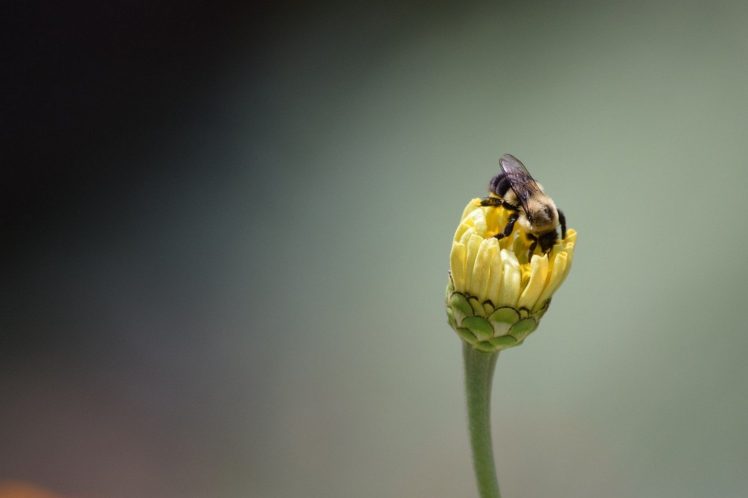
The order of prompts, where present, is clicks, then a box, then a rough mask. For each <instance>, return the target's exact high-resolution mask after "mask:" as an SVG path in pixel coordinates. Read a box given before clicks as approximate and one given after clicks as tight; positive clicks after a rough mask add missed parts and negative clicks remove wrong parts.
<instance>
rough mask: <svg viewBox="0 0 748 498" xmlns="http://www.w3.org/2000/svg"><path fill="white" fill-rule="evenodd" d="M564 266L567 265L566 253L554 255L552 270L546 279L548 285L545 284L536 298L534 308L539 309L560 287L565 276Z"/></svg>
mask: <svg viewBox="0 0 748 498" xmlns="http://www.w3.org/2000/svg"><path fill="white" fill-rule="evenodd" d="M566 265H567V254H566V252H560V253H558V254H557V255H556V257H555V258H554V260H553V268H552V269H551V274H550V277H549V278H548V283H546V285H545V288H544V289H543V292H542V293H541V294H540V297H539V298H538V300H537V302H536V303H535V307H536V308H537V307H540V306H542V305H543V303H545V302H546V301H547V300H548V298H550V297H551V296H552V295H553V293H554V292H556V289H558V287H559V286H560V285H561V282H563V280H564V275H565V274H566Z"/></svg>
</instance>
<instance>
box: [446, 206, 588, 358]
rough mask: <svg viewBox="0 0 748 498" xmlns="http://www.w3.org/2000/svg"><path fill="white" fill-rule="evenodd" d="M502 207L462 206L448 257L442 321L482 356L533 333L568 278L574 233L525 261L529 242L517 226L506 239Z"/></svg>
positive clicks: (574, 238)
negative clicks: (502, 234)
mask: <svg viewBox="0 0 748 498" xmlns="http://www.w3.org/2000/svg"><path fill="white" fill-rule="evenodd" d="M509 214H510V213H509V211H507V210H506V209H504V208H503V207H494V206H481V200H480V199H477V198H476V199H473V200H471V201H470V202H469V203H468V205H467V206H466V207H465V209H464V211H463V213H462V217H461V220H460V224H459V225H458V227H457V230H456V231H455V234H454V238H453V240H452V250H451V253H450V278H449V284H448V287H447V316H448V320H449V323H450V325H452V327H453V328H454V329H455V330H456V331H457V333H458V334H459V335H460V337H461V338H462V339H463V340H464V341H466V342H468V343H470V344H471V345H473V346H474V347H475V348H476V349H480V350H484V351H498V350H501V349H505V348H507V347H512V346H516V345H518V344H521V343H522V341H523V340H524V339H525V337H526V336H527V335H528V334H529V333H530V332H532V331H533V330H535V328H536V327H537V325H538V323H539V320H540V318H541V317H542V316H543V314H544V313H545V312H546V311H547V309H548V306H549V305H550V301H551V297H552V296H553V294H554V292H556V291H557V290H558V288H559V287H560V285H561V284H562V283H563V281H564V279H565V278H566V277H567V275H568V274H569V270H570V268H571V263H572V260H573V257H574V246H575V244H576V238H577V234H576V232H575V231H574V230H573V229H569V230H568V231H567V234H566V238H565V239H559V240H558V241H557V242H556V244H555V245H554V246H553V247H552V248H551V249H550V251H548V252H547V253H545V254H542V253H539V251H536V252H535V253H534V254H533V255H532V257H531V258H530V259H528V255H529V250H530V245H531V241H530V239H529V238H528V237H527V232H526V231H525V229H524V228H523V227H522V226H521V225H520V224H519V223H518V224H516V225H515V226H514V230H513V231H512V233H511V234H510V235H509V236H508V237H504V238H502V239H500V240H499V239H497V238H496V235H497V234H499V233H500V232H501V231H503V230H504V227H505V226H506V225H507V223H508V218H509Z"/></svg>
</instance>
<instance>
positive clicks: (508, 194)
mask: <svg viewBox="0 0 748 498" xmlns="http://www.w3.org/2000/svg"><path fill="white" fill-rule="evenodd" d="M499 166H500V167H501V171H500V172H499V174H498V175H496V176H494V177H493V178H492V179H491V183H490V184H489V193H490V196H489V197H486V198H485V199H483V201H482V202H481V204H482V205H484V206H502V207H504V208H505V209H507V210H509V211H510V212H511V214H510V215H509V222H508V223H507V225H506V227H504V230H503V231H502V232H499V233H498V234H497V235H496V238H498V239H502V238H504V237H508V236H509V235H510V234H511V233H512V231H513V230H514V224H515V222H517V221H519V223H520V225H521V226H522V227H523V228H524V229H525V231H526V232H527V236H528V238H530V240H532V244H531V245H530V254H529V256H528V260H529V259H532V254H533V252H534V251H535V248H536V247H537V246H538V245H540V249H541V251H542V252H543V254H547V253H548V252H549V251H550V250H551V248H552V247H553V245H554V244H555V243H556V241H557V240H558V231H557V229H558V227H559V226H560V227H561V238H562V239H565V238H566V218H565V217H564V214H563V212H562V211H561V210H559V209H558V208H557V207H556V204H555V203H554V202H553V199H551V198H550V197H549V196H548V195H547V194H546V193H545V192H544V191H543V187H541V186H540V184H539V183H538V182H536V181H535V179H534V178H533V177H532V175H530V172H529V171H527V168H525V165H524V164H522V162H521V161H520V160H519V159H517V158H516V157H514V156H513V155H511V154H504V155H503V156H501V159H499Z"/></svg>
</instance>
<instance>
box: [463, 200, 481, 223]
mask: <svg viewBox="0 0 748 498" xmlns="http://www.w3.org/2000/svg"><path fill="white" fill-rule="evenodd" d="M478 208H480V199H479V198H477V197H476V198H475V199H472V200H471V201H470V202H468V204H467V206H465V209H463V210H462V216H461V217H460V220H464V219H465V218H466V217H467V215H469V214H470V213H471V212H473V211H475V210H476V209H478Z"/></svg>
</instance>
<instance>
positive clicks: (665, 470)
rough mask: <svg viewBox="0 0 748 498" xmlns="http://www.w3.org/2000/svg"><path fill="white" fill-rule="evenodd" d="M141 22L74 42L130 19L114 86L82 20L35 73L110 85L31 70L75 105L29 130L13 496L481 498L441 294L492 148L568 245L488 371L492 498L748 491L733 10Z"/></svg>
mask: <svg viewBox="0 0 748 498" xmlns="http://www.w3.org/2000/svg"><path fill="white" fill-rule="evenodd" d="M118 9H119V10H118ZM128 9H130V7H129V6H126V5H125V6H123V5H118V6H117V8H116V9H113V10H112V11H111V12H110V11H109V10H106V11H104V10H102V11H99V10H93V11H89V12H88V16H89V17H85V16H84V18H85V19H88V18H90V19H93V21H92V22H91V23H90V25H89V24H86V23H81V24H77V23H78V22H79V21H78V20H75V19H77V18H76V17H75V16H73V15H69V18H65V19H64V22H69V23H70V26H67V25H64V24H63V26H62V28H61V32H63V33H68V32H72V31H74V28H79V27H80V26H83V27H84V28H85V27H86V26H88V27H89V28H90V26H94V27H95V29H94V28H91V29H94V32H95V33H94V34H95V35H96V36H98V37H104V38H105V39H106V40H109V38H106V36H109V35H108V33H109V31H110V30H111V29H112V25H113V26H115V27H118V29H116V30H115V32H116V34H117V37H115V38H112V39H111V40H109V41H110V42H111V44H112V45H113V46H114V47H120V51H119V52H118V51H117V50H111V51H110V50H104V51H103V52H102V53H101V54H99V53H98V52H96V51H92V52H91V53H92V54H94V55H95V56H96V57H98V58H94V59H93V60H92V61H90V63H91V67H92V68H94V69H97V68H100V66H99V65H97V64H103V62H102V61H104V60H106V61H109V60H110V55H112V60H114V62H107V63H109V64H112V66H104V69H103V74H104V76H105V78H104V86H103V88H109V89H110V90H101V88H102V84H101V82H100V81H98V80H97V79H96V77H95V76H96V75H98V74H100V72H97V71H96V70H94V69H92V70H91V71H88V72H87V71H85V70H84V69H85V68H88V67H89V66H88V63H89V61H88V60H87V59H85V57H84V59H83V62H80V61H79V62H75V59H76V56H75V54H76V51H75V50H73V49H74V48H76V47H78V44H80V45H81V46H85V47H90V46H92V44H93V45H95V42H96V40H88V38H87V36H88V32H87V31H85V29H84V30H83V31H82V33H83V34H78V35H75V36H73V37H72V38H71V39H73V42H71V44H70V46H69V47H68V46H65V49H66V51H63V52H62V54H61V55H60V57H61V58H62V60H61V61H60V60H58V59H57V58H55V57H57V56H56V55H55V54H54V53H53V54H52V56H50V57H51V59H50V60H52V61H53V62H54V63H55V64H59V66H60V67H61V68H62V71H61V72H62V73H64V74H66V71H67V68H68V67H69V66H70V65H72V66H70V67H72V68H73V73H74V74H75V76H70V77H69V79H66V80H64V82H63V88H64V89H70V88H78V87H77V86H76V85H78V84H79V83H78V82H79V81H80V79H79V78H81V74H82V75H83V81H84V83H86V84H89V85H90V86H91V88H92V89H94V90H95V91H98V92H99V93H94V95H95V96H97V98H96V99H94V100H92V101H89V100H87V99H89V96H88V95H89V94H88V93H87V92H86V91H85V90H86V89H85V88H83V89H82V90H80V95H78V94H77V93H74V97H69V94H66V93H65V92H57V93H55V92H52V91H49V90H50V89H54V88H56V87H55V86H54V85H53V84H51V83H50V84H49V85H48V86H44V85H43V84H40V83H37V85H41V86H39V88H38V91H39V95H40V96H45V98H46V96H47V94H50V95H51V97H49V98H51V99H52V102H53V104H50V108H54V110H55V112H58V113H59V115H60V116H63V117H62V118H60V119H59V123H57V122H54V123H53V124H49V123H48V122H46V124H45V125H44V126H46V127H39V126H36V124H35V123H36V122H32V123H31V124H28V122H27V121H24V120H23V119H21V120H19V121H18V122H20V123H21V125H18V124H17V123H16V126H21V127H23V130H22V131H24V133H25V135H23V136H24V138H26V139H27V144H26V145H27V146H28V149H29V150H34V151H36V152H34V153H35V154H41V155H37V156H35V158H36V159H35V162H34V163H33V164H36V165H40V166H38V167H37V168H36V169H34V170H32V172H29V169H28V168H29V164H31V163H29V162H28V161H27V160H23V159H22V160H19V161H18V162H15V163H12V164H13V166H17V167H18V168H19V169H18V171H15V172H13V173H10V169H9V170H8V172H6V174H7V175H8V176H7V177H6V178H10V180H9V181H6V182H5V184H6V187H5V188H7V189H8V190H9V191H10V190H12V191H13V195H12V196H11V197H10V198H8V197H7V196H6V198H5V199H6V200H5V201H4V202H6V203H8V205H9V206H10V208H11V210H10V211H8V210H6V215H5V218H4V223H5V226H6V233H10V234H11V236H12V237H13V238H12V243H10V244H8V247H6V248H5V251H6V252H7V254H8V256H7V257H6V258H5V261H6V262H7V263H6V264H7V272H6V275H8V276H7V277H6V278H5V279H4V280H5V284H4V289H3V295H2V297H3V301H4V302H5V305H4V311H3V319H2V323H0V326H1V327H2V334H3V336H4V337H5V338H6V341H5V343H6V346H5V347H4V350H3V353H2V355H3V356H2V360H3V363H4V367H3V368H2V370H0V393H3V395H2V399H3V409H2V410H0V441H2V443H1V444H0V479H3V478H5V479H22V480H27V481H31V482H35V483H38V484H41V485H44V486H47V487H49V488H51V489H54V490H57V491H59V492H60V493H63V494H66V495H68V496H70V497H75V496H91V497H94V496H96V497H123V498H124V497H132V496H158V497H160V498H168V497H193V496H194V497H202V496H214V497H227V498H229V497H247V496H249V497H257V498H271V497H284V498H285V497H299V496H304V497H315V498H317V497H319V498H336V497H341V498H342V497H361V498H366V497H372V498H374V497H376V498H381V497H445V498H446V497H456V496H461V497H462V496H476V491H475V486H474V481H473V476H472V470H471V467H470V460H469V448H468V443H467V434H466V420H465V412H464V406H463V391H462V371H461V353H460V343H459V341H458V339H457V337H456V335H455V334H454V333H453V332H452V331H451V330H450V329H449V327H448V325H447V324H446V317H445V312H444V305H443V299H444V287H445V285H446V279H447V269H448V254H449V248H450V239H451V236H452V233H453V231H454V229H455V228H456V226H457V222H458V218H459V215H460V213H461V211H462V208H463V206H464V204H465V203H466V202H467V201H468V200H469V199H470V198H472V197H475V196H481V195H483V194H484V193H485V191H486V190H485V189H486V186H487V183H488V180H489V179H490V178H491V176H492V175H494V174H495V173H496V171H497V159H498V157H499V156H500V155H501V154H503V153H506V152H510V153H512V154H515V155H516V156H518V157H519V158H521V159H522V160H523V161H524V162H525V164H526V165H527V166H528V168H529V169H530V171H531V172H532V173H533V174H534V176H535V177H536V178H537V179H539V181H541V182H542V183H543V185H544V186H545V188H546V190H547V192H548V193H549V194H550V195H551V196H552V197H553V198H554V200H555V201H556V203H557V204H558V205H559V206H560V207H561V208H562V209H563V210H564V211H565V213H566V216H567V219H568V221H569V225H570V226H571V227H573V228H575V229H576V230H577V231H578V233H579V242H578V245H577V251H576V257H575V261H574V268H573V270H572V272H571V274H570V276H569V279H568V280H567V282H566V283H565V285H564V286H563V287H562V289H561V290H560V291H559V292H558V293H557V295H556V297H555V298H554V302H553V305H552V306H551V309H550V311H549V313H548V314H547V315H546V317H545V318H544V320H543V323H542V325H541V327H540V328H539V329H538V331H537V332H535V334H534V335H533V336H532V337H531V338H530V339H528V341H527V342H526V343H525V345H524V346H523V347H521V348H518V349H513V350H509V351H506V352H505V353H502V355H501V357H500V359H499V363H498V366H497V370H496V380H495V384H494V399H493V410H494V413H493V420H494V422H493V429H494V433H495V435H494V437H495V449H496V454H497V464H498V468H499V478H500V482H501V486H502V491H503V494H504V495H505V496H506V497H508V498H521V497H528V498H534V497H544V496H547V497H550V496H554V497H558V496H569V497H572V496H573V497H576V498H582V497H596V498H597V497H601V496H605V497H611V498H614V497H621V498H623V497H631V496H642V497H645V496H647V497H659V498H667V497H678V498H687V497H694V498H697V497H699V498H701V497H707V496H719V497H743V496H745V493H746V489H748V473H746V469H747V468H748V467H747V464H748V396H747V388H746V381H748V362H746V360H745V355H746V351H748V335H747V334H746V332H745V325H744V319H745V310H744V309H743V306H745V304H744V301H745V297H746V290H745V282H746V279H747V278H748V263H746V262H745V260H744V259H741V258H742V257H743V254H744V251H745V244H746V243H747V242H748V231H747V229H748V223H746V218H745V216H746V212H747V210H748V169H747V164H746V158H747V157H748V136H747V135H746V133H747V130H748V92H747V90H746V89H748V30H746V25H747V23H748V5H747V4H745V3H744V2H737V1H736V2H695V1H691V2H673V1H659V2H625V3H623V2H618V3H613V2H608V3H597V2H589V3H585V2H562V3H558V2H535V3H530V2H505V3H493V4H485V5H479V4H471V5H468V4H465V5H460V6H457V5H451V6H447V5H435V4H431V3H427V2H405V3H390V4H386V3H385V4H379V5H376V6H375V5H368V4H362V3H348V4H344V5H343V4H315V5H309V4H294V3H292V4H277V5H266V4H261V5H260V4H258V5H253V6H251V7H247V6H244V7H241V8H239V7H235V6H232V5H221V6H220V8H219V11H220V15H216V14H215V12H216V10H215V7H208V6H206V5H203V4H202V3H200V2H196V3H194V5H193V4H192V3H190V4H188V6H187V7H182V9H183V10H180V9H174V10H172V8H171V7H169V8H166V7H163V6H162V7H160V8H157V9H155V15H156V18H155V19H156V20H157V21H158V22H155V21H154V22H153V23H151V22H150V21H148V22H146V21H147V20H148V19H149V16H151V15H154V12H153V11H149V10H148V9H144V10H143V11H142V12H141V11H140V10H136V13H135V14H133V13H132V11H130V10H128ZM112 12H113V13H112ZM175 12H176V14H175ZM207 12H210V13H212V14H213V15H210V16H206V15H205V14H206V13H207ZM39 16H40V17H41V18H44V17H45V16H46V14H39ZM102 16H103V17H102ZM128 16H129V17H128ZM158 16H161V17H158ZM123 19H124V20H123ZM133 19H135V21H133ZM175 19H176V20H175ZM167 20H168V22H166V21H167ZM161 21H163V22H165V23H166V24H165V28H164V24H163V23H162V22H161ZM139 22H140V23H141V24H142V25H143V26H145V28H142V29H141V28H140V27H141V24H138V23H139ZM120 23H121V25H120ZM128 23H129V24H128ZM133 25H134V26H135V28H133V27H132V26H133ZM121 26H124V27H121ZM39 29H41V30H42V31H44V30H45V29H46V28H45V27H44V26H42V28H39ZM162 29H166V31H165V33H166V34H163V33H164V32H163V31H161V30H162ZM68 30H69V31H68ZM44 32H45V33H46V31H44ZM78 32H79V33H80V30H78ZM143 33H145V35H146V36H141V35H142V34H143ZM159 36H160V37H162V38H159ZM54 41H55V39H54V38H53V37H51V38H50V46H51V45H52V42H54ZM89 41H90V44H89ZM163 43H166V44H167V48H168V50H164V51H163V53H158V52H156V54H157V55H155V56H154V55H153V53H152V49H154V48H155V47H162V46H163ZM169 43H172V44H173V46H172V45H168V44H169ZM118 44H119V45H118ZM122 47H124V48H122ZM67 48H70V50H67ZM123 52H124V56H123V55H122V53H123ZM195 54H197V55H195ZM84 55H85V54H84ZM140 56H144V57H145V56H147V57H151V59H149V60H150V61H151V62H152V64H151V65H148V66H144V67H145V69H148V70H149V71H151V73H147V72H146V74H142V73H138V71H141V70H143V69H144V67H141V66H139V65H138V64H145V63H143V62H141V59H139V58H138V57H140ZM117 57H119V59H117ZM123 60H124V61H125V62H122V61H123ZM45 61H46V59H45ZM117 61H119V62H117ZM136 61H137V62H136ZM47 62H49V61H47ZM164 65H165V66H164ZM31 66H32V65H30V67H31ZM54 67H55V68H56V67H57V66H56V65H55V66H54ZM164 67H165V69H164ZM112 68H113V69H112ZM49 73H50V74H49V75H48V76H49V77H50V78H52V76H53V74H56V73H55V71H52V70H50V72H49ZM149 74H151V75H152V74H155V76H154V77H153V78H151V79H149V78H150V76H149ZM92 75H93V76H92ZM133 75H136V76H133ZM86 78H88V79H86ZM123 78H124V79H123ZM128 78H129V79H128ZM65 85H68V86H65ZM106 85H110V86H106ZM111 85H115V86H113V87H112V86H111ZM117 85H119V86H117ZM132 85H134V88H135V90H131V88H132ZM19 86H21V85H19ZM68 87H69V88H68ZM111 88H114V89H113V90H111ZM29 95H32V94H29ZM33 95H36V94H33ZM70 98H72V99H73V101H72V109H73V110H72V114H71V106H70V105H68V106H66V105H64V104H66V103H69V102H70V101H69V99H70ZM55 99H57V100H55ZM66 99H68V100H66ZM76 99H77V100H76ZM97 99H98V100H97ZM40 101H41V100H40ZM58 102H59V103H60V105H59V106H58V105H56V103H58ZM112 102H119V103H117V104H113V103H112ZM143 102H145V103H143ZM84 104H85V105H84ZM114 105H117V106H121V107H114V108H113V107H111V106H114ZM35 106H36V107H34V109H36V110H37V111H38V112H37V114H38V115H36V116H35V119H38V120H39V121H43V120H44V118H45V112H46V109H47V108H46V107H44V105H43V104H39V103H38V102H37V101H36V100H35ZM86 106H90V108H91V109H94V110H93V111H90V112H88V113H84V112H83V111H80V112H78V111H79V110H80V109H88V107H86ZM102 106H103V107H102ZM107 106H109V107H107ZM132 106H134V107H132ZM126 107H130V109H129V110H128V109H126ZM102 108H103V109H104V110H103V111H102V110H101V109H102ZM110 109H115V110H116V111H117V112H109V110H110ZM133 109H134V110H133ZM17 112H18V115H19V116H25V114H24V112H25V110H24V109H23V108H20V107H19V108H18V109H17ZM122 115H124V116H125V118H126V119H125V120H124V121H125V124H122V123H121V122H120V121H121V120H120V116H122ZM24 119H25V118H24ZM101 120H103V126H101V127H100V126H99V123H100V122H102V121H101ZM24 123H26V124H24ZM81 123H83V125H82V126H81ZM55 126H57V127H58V128H59V129H60V130H63V131H64V133H65V134H63V138H64V140H63V139H60V141H59V143H56V142H54V143H52V145H53V147H51V148H50V149H49V151H50V152H48V154H49V156H45V155H44V152H38V150H37V149H44V147H43V146H41V145H40V146H39V147H36V145H37V139H38V140H40V142H38V143H39V144H42V145H43V144H45V143H50V142H49V141H50V140H53V139H52V138H49V137H50V135H49V134H47V133H45V132H46V131H47V130H49V129H50V127H52V129H53V130H54V129H56V128H54V127H55ZM99 128H102V129H103V130H104V131H103V132H101V131H97V130H98V129H99ZM29 130H30V131H29ZM58 131H59V130H58ZM91 133H93V135H90V134H91ZM96 133H100V135H96ZM71 140H72V142H71ZM76 140H77V141H76ZM70 143H73V144H74V145H75V147H73V146H70V145H69V144H70ZM55 147H56V148H55ZM61 147H62V150H63V151H64V152H65V154H63V155H62V159H61V160H60V161H53V160H52V159H53V155H55V154H57V151H58V150H59V149H60V148H61ZM66 147H67V148H66ZM60 178H62V179H63V181H62V182H61V183H60V182H57V183H56V180H58V179H60ZM8 199H10V200H8ZM49 199H52V200H51V201H50V200H49ZM7 213H11V214H7Z"/></svg>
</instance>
